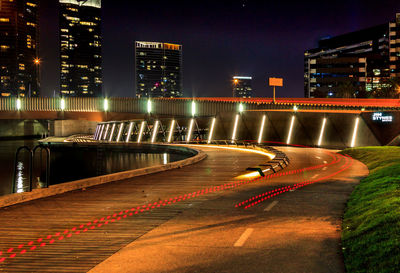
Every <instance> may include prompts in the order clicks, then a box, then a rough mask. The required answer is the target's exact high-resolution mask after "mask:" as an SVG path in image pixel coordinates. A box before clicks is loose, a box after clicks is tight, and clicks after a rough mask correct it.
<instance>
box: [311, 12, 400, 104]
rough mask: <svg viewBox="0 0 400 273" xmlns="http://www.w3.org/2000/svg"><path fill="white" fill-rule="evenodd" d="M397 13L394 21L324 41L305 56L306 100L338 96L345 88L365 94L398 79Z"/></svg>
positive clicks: (399, 16)
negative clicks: (390, 80)
mask: <svg viewBox="0 0 400 273" xmlns="http://www.w3.org/2000/svg"><path fill="white" fill-rule="evenodd" d="M399 40H400V13H397V14H396V18H395V20H392V21H390V22H387V23H385V24H382V25H377V26H373V27H370V28H367V29H362V30H358V31H355V32H351V33H346V34H342V35H339V36H335V37H328V38H323V39H321V40H320V41H319V44H318V45H319V47H318V48H314V49H310V50H307V51H305V53H304V91H305V97H311V98H312V97H341V96H343V94H341V93H343V91H341V89H342V90H343V89H344V88H345V87H346V86H347V88H349V89H351V90H354V93H355V94H357V92H359V90H365V91H366V92H370V91H372V90H373V89H374V88H378V89H379V88H384V87H385V86H386V85H387V84H386V83H385V81H386V80H388V79H390V78H398V77H400V42H399Z"/></svg>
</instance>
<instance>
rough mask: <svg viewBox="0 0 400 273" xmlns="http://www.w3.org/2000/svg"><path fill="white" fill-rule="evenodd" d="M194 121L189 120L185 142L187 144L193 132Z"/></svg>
mask: <svg viewBox="0 0 400 273" xmlns="http://www.w3.org/2000/svg"><path fill="white" fill-rule="evenodd" d="M193 125H194V119H193V118H192V119H190V125H189V131H188V134H187V138H186V141H187V142H189V141H190V140H191V138H192V131H193Z"/></svg>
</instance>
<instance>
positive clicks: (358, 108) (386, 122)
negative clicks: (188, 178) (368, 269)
mask: <svg viewBox="0 0 400 273" xmlns="http://www.w3.org/2000/svg"><path fill="white" fill-rule="evenodd" d="M399 113H400V100H396V99H298V98H285V99H283V98H281V99H279V98H278V99H277V101H276V103H273V102H272V99H268V98H253V99H240V98H175V99H151V100H147V99H136V98H106V99H104V98H65V99H63V98H20V99H18V98H3V99H0V120H1V123H0V124H1V126H2V128H3V130H1V131H2V135H1V136H3V137H4V136H15V135H40V134H42V133H46V132H49V133H50V134H51V135H56V136H66V135H71V134H75V133H90V134H94V135H95V138H96V139H97V140H101V141H116V142H121V141H136V142H142V141H146V142H147V141H148V142H152V141H153V142H169V141H191V140H205V141H212V140H215V139H230V140H233V141H234V140H252V141H256V142H262V141H274V142H282V143H286V144H289V143H290V144H302V145H310V146H322V147H338V148H342V147H351V146H365V145H386V144H389V143H396V140H395V139H396V137H397V136H398V135H399V134H400V115H399Z"/></svg>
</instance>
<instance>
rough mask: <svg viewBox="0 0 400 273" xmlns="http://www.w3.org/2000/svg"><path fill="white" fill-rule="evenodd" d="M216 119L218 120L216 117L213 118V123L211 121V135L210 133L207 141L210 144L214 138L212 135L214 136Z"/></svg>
mask: <svg viewBox="0 0 400 273" xmlns="http://www.w3.org/2000/svg"><path fill="white" fill-rule="evenodd" d="M215 121H216V118H213V120H212V123H211V129H210V133H209V135H208V141H207V143H208V144H210V143H211V140H212V137H213V133H214V127H215Z"/></svg>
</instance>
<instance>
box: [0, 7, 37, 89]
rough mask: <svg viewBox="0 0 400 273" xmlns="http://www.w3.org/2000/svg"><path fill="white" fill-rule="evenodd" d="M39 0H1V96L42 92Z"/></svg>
mask: <svg viewBox="0 0 400 273" xmlns="http://www.w3.org/2000/svg"><path fill="white" fill-rule="evenodd" d="M38 11H39V0H14V1H11V0H0V96H1V97H8V96H19V97H25V96H27V97H31V96H38V95H39V91H40V81H39V80H40V79H39V71H40V67H39V65H40V61H39V58H38V52H39V25H38V22H39V15H38Z"/></svg>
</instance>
